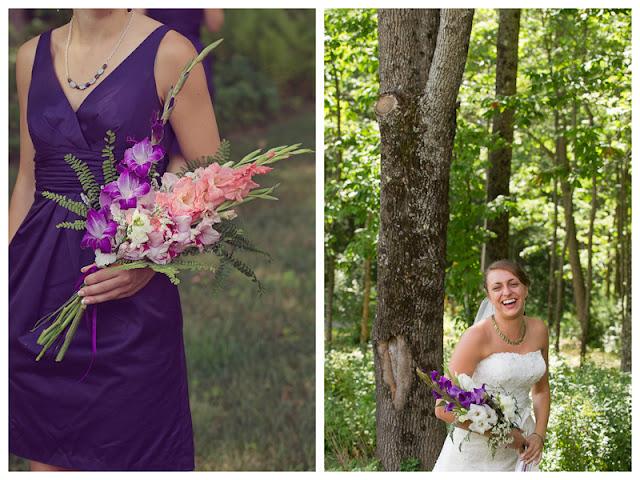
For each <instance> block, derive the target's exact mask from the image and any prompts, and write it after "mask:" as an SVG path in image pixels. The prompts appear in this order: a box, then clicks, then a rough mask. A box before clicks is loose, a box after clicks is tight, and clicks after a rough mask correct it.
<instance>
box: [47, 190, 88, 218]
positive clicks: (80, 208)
mask: <svg viewBox="0 0 640 480" xmlns="http://www.w3.org/2000/svg"><path fill="white" fill-rule="evenodd" d="M42 196H43V197H44V198H46V199H48V200H53V201H54V202H56V203H57V204H58V205H60V206H61V207H64V208H66V209H67V210H69V211H70V212H73V213H75V214H76V215H79V216H81V217H84V218H87V206H86V205H85V204H84V203H82V202H78V201H76V200H71V199H70V198H67V197H65V196H64V195H61V194H59V193H53V192H46V191H45V192H42Z"/></svg>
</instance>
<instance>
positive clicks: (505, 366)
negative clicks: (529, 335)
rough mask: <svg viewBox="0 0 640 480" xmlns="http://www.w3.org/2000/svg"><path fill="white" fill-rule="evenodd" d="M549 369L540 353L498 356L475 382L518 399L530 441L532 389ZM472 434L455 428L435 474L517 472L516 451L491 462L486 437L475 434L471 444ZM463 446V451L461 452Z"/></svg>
mask: <svg viewBox="0 0 640 480" xmlns="http://www.w3.org/2000/svg"><path fill="white" fill-rule="evenodd" d="M546 369H547V366H546V364H545V362H544V358H543V357H542V352H541V351H540V350H536V351H535V352H529V353H525V354H520V353H513V352H497V353H492V354H491V355H489V356H488V357H487V358H485V359H483V360H482V361H480V363H478V365H477V367H476V371H475V372H474V373H473V376H472V378H473V380H474V381H475V382H476V383H478V384H483V383H485V384H486V385H487V391H491V390H493V389H496V388H497V389H498V390H500V389H503V390H504V391H506V392H509V393H510V394H511V395H513V396H514V397H515V398H516V400H517V402H518V411H519V412H520V414H521V416H522V420H521V421H519V422H518V425H519V427H520V428H521V429H522V430H523V432H524V436H525V437H526V436H527V435H530V434H531V433H532V432H533V431H534V429H535V422H534V420H533V417H532V412H531V398H530V396H529V394H530V391H531V387H532V386H533V384H534V383H536V382H537V381H538V380H540V379H541V378H542V376H543V375H544V373H545V371H546ZM468 433H469V431H467V430H464V429H461V428H457V427H455V428H454V429H453V440H452V439H451V437H450V436H449V435H447V438H446V440H445V442H444V445H443V447H442V451H441V452H440V456H439V457H438V460H437V462H436V464H435V466H434V467H433V471H434V472H436V471H440V472H446V471H458V472H466V471H474V472H482V471H484V472H513V471H515V469H516V463H517V461H518V453H517V452H516V451H515V450H514V449H513V448H498V450H497V451H496V455H495V457H494V458H491V450H490V449H489V446H488V443H487V439H486V437H485V436H483V435H479V434H477V433H473V432H471V435H470V436H469V440H468V441H467V440H465V437H466V436H467V434H468ZM460 444H462V448H461V449H458V445H460ZM532 470H537V465H535V466H533V468H532Z"/></svg>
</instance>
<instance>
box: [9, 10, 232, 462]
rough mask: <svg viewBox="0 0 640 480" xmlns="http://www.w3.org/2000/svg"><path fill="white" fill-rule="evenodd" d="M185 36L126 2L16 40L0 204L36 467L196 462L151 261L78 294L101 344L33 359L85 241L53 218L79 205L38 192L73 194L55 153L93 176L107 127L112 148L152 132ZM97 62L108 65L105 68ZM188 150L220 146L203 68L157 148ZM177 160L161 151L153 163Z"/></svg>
mask: <svg viewBox="0 0 640 480" xmlns="http://www.w3.org/2000/svg"><path fill="white" fill-rule="evenodd" d="M195 53H196V52H195V49H194V47H193V45H192V44H191V42H190V41H189V40H187V39H186V38H184V37H183V36H182V35H180V34H178V33H177V32H175V31H172V30H170V29H169V28H168V27H166V26H164V25H162V24H160V23H159V22H157V21H155V20H152V19H150V18H148V17H146V16H144V15H140V14H134V12H133V11H127V10H124V9H123V10H100V9H96V10H75V11H74V15H73V18H72V20H71V21H70V22H69V23H68V24H66V25H64V26H62V27H60V28H57V29H53V30H50V31H47V32H45V33H43V34H41V35H40V36H38V37H36V38H34V39H32V40H29V41H28V42H26V43H25V44H24V45H22V46H21V47H20V49H19V51H18V55H17V60H16V77H17V87H18V98H19V104H20V168H19V173H18V177H17V180H16V184H15V187H14V190H13V194H12V197H11V202H10V207H9V235H10V244H9V270H10V274H9V450H10V452H11V453H13V454H15V455H18V456H20V457H23V458H26V459H29V460H30V464H31V469H32V470H71V469H73V470H193V469H194V448H193V430H192V423H191V413H190V408H189V397H188V385H187V370H186V363H185V352H184V342H183V336H182V314H181V309H180V298H179V295H178V291H177V289H176V287H175V286H174V285H172V284H171V283H170V282H169V281H168V280H167V278H166V277H165V276H164V275H155V274H154V272H153V271H151V270H148V269H144V270H131V271H114V270H112V269H109V268H105V269H102V270H100V271H98V272H96V273H93V274H91V275H89V276H87V278H86V284H87V285H88V286H87V287H84V288H83V291H82V292H81V293H82V294H83V296H84V301H85V302H86V303H87V304H97V305H98V306H97V311H98V322H97V338H98V343H97V354H96V357H95V361H94V363H93V366H92V368H91V371H90V372H89V374H88V375H87V376H86V378H84V380H82V381H81V382H79V379H80V378H81V377H82V375H83V373H84V372H85V370H86V369H87V366H88V364H89V362H90V360H91V356H92V349H91V338H90V336H91V334H90V332H89V331H88V330H85V329H84V328H80V329H78V331H77V332H76V336H75V338H74V341H73V342H72V344H71V347H70V349H69V351H68V352H67V354H66V356H65V358H64V360H63V361H62V362H60V363H58V362H54V361H53V359H52V358H50V357H45V358H43V359H42V360H40V361H39V362H36V361H35V358H36V355H37V353H38V352H39V350H40V346H39V345H37V344H36V338H37V333H38V332H36V333H30V329H31V328H32V327H33V325H34V324H35V322H36V321H37V320H38V319H39V318H40V317H42V316H43V315H45V314H47V313H49V312H50V311H52V310H54V309H55V308H56V307H57V306H59V305H60V304H62V303H63V302H64V301H65V300H66V299H67V298H68V297H69V296H70V295H71V293H72V291H73V289H74V284H75V282H76V281H77V280H78V277H79V276H80V270H81V268H82V267H83V266H86V265H88V264H90V263H91V262H92V257H93V252H91V251H87V250H81V249H80V239H81V237H82V232H76V231H72V230H66V229H56V227H55V226H56V224H58V223H60V222H63V221H66V220H73V219H75V218H74V215H73V214H71V213H69V212H68V211H67V210H66V209H64V208H61V207H59V206H57V205H56V204H54V203H53V202H51V201H48V200H46V199H44V198H43V197H42V195H41V192H42V191H45V190H48V191H53V192H58V193H63V194H65V195H66V196H69V197H71V198H75V199H78V200H79V199H80V192H81V188H80V185H79V184H78V182H77V179H76V177H75V174H74V173H73V171H72V170H71V169H70V168H69V166H68V165H67V164H66V163H65V162H64V155H66V154H68V153H72V154H75V155H76V156H77V157H78V158H80V159H82V160H84V161H86V162H87V163H88V165H89V167H90V168H91V170H92V171H93V173H94V175H95V176H96V178H97V179H99V181H101V179H102V171H101V165H102V160H103V159H102V157H101V150H102V148H103V145H104V140H103V139H104V136H105V132H106V131H107V130H113V131H114V132H115V133H116V144H115V151H114V153H115V155H116V158H121V157H122V154H123V152H124V150H125V149H126V148H128V147H129V146H130V143H128V139H132V138H133V139H136V140H140V139H142V138H144V137H145V136H148V135H149V132H150V119H151V117H152V115H153V114H154V112H157V111H160V110H161V109H162V105H163V100H164V98H165V97H166V95H167V93H168V90H169V88H170V86H171V85H173V84H175V82H176V80H177V77H178V75H179V72H180V71H181V69H182V67H183V66H184V65H185V63H186V62H187V61H188V60H190V59H191V58H193V56H194V55H195ZM105 65H106V66H105ZM174 137H175V138H176V139H177V140H179V142H180V144H181V146H182V149H183V152H184V153H185V156H186V157H187V158H197V157H200V156H202V155H205V154H212V153H213V152H215V151H216V149H217V148H218V145H219V142H220V140H219V135H218V130H217V126H216V121H215V115H214V112H213V107H212V104H211V101H210V97H209V94H208V91H207V83H206V79H205V75H204V70H203V68H202V66H200V65H199V66H197V67H196V68H195V69H194V70H193V71H192V73H191V75H190V77H189V79H188V81H187V82H186V84H185V86H184V88H183V90H182V91H181V92H180V94H179V96H178V99H177V102H176V107H175V109H174V111H173V113H172V115H171V118H170V122H169V124H168V125H167V126H166V128H165V133H164V140H163V146H164V147H165V149H168V148H170V146H171V143H172V142H173V140H174ZM180 167H181V164H180V163H178V162H176V161H173V160H172V161H171V162H169V160H168V159H167V158H165V159H164V160H163V161H162V163H161V164H160V165H158V170H159V171H160V173H162V172H164V171H166V170H168V171H177V170H179V169H180Z"/></svg>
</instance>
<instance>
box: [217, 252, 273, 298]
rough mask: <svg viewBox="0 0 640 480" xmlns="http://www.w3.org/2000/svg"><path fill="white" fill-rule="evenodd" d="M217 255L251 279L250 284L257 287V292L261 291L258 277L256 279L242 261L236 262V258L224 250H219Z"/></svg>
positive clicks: (253, 273)
mask: <svg viewBox="0 0 640 480" xmlns="http://www.w3.org/2000/svg"><path fill="white" fill-rule="evenodd" d="M217 253H218V255H220V256H221V257H224V258H226V259H227V260H228V261H229V263H230V264H231V265H232V266H233V268H235V269H236V270H238V271H239V272H240V273H242V274H243V275H244V276H245V277H247V278H249V279H251V281H252V282H255V283H256V284H257V285H258V290H262V284H261V283H260V281H259V280H258V277H256V274H255V272H254V271H253V270H251V267H249V265H247V264H246V263H244V262H243V261H242V260H238V259H237V258H236V257H234V256H233V254H232V253H230V252H227V251H226V250H225V249H224V248H220V249H219V250H218V252H217Z"/></svg>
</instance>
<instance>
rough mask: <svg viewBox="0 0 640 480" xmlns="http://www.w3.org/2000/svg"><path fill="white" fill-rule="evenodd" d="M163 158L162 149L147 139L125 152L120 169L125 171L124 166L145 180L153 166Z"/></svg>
mask: <svg viewBox="0 0 640 480" xmlns="http://www.w3.org/2000/svg"><path fill="white" fill-rule="evenodd" d="M162 157H164V151H163V150H162V147H160V146H159V145H152V144H151V141H150V140H149V138H148V137H147V138H145V139H144V140H141V141H139V142H138V143H136V144H135V145H134V146H133V147H131V148H127V149H126V150H125V151H124V158H123V159H122V165H121V166H120V169H121V171H123V170H124V169H123V168H122V166H124V167H126V168H128V169H129V170H131V171H132V172H134V173H135V174H136V175H137V176H139V177H140V178H144V177H146V176H147V175H149V170H150V169H151V165H153V164H154V163H157V162H158V161H160V160H161V159H162Z"/></svg>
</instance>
